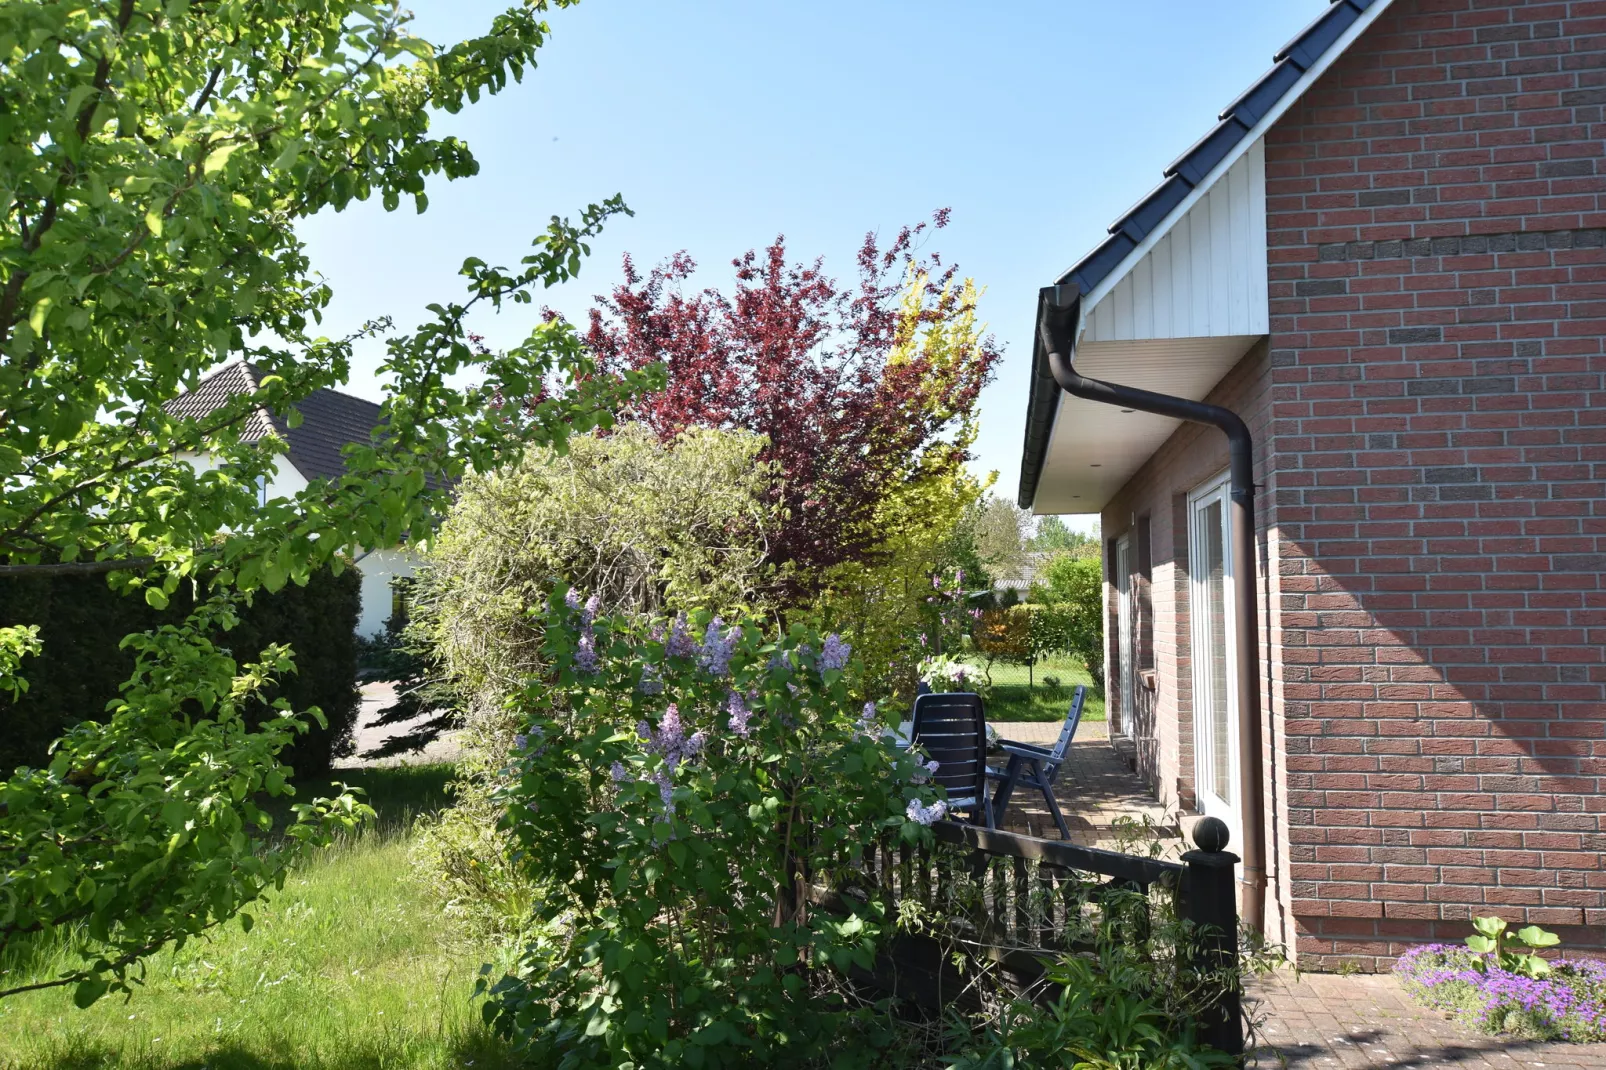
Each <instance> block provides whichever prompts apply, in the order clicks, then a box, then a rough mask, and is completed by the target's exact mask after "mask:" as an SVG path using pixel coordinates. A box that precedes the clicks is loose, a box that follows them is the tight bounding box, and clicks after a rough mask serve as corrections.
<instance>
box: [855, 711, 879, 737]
mask: <svg viewBox="0 0 1606 1070" xmlns="http://www.w3.org/2000/svg"><path fill="white" fill-rule="evenodd" d="M880 727H881V725H880V717H879V715H878V714H877V713H876V708H875V703H874V702H866V703H865V704H864V709H863V710H861V711H860V712H859V721H858V723H857V724H855V725H854V726H853V734H854V736H855V737H861V738H868V739H874V738H875V737H876V736H877V735H879V734H880V732H879V729H880Z"/></svg>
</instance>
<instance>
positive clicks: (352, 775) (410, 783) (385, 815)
mask: <svg viewBox="0 0 1606 1070" xmlns="http://www.w3.org/2000/svg"><path fill="white" fill-rule="evenodd" d="M456 776H457V771H456V769H455V768H454V767H452V766H450V765H444V764H442V765H388V766H369V767H367V768H363V769H336V770H334V771H333V772H332V773H325V774H322V775H319V776H309V777H296V778H294V779H293V780H292V781H291V782H292V783H293V784H294V785H295V789H296V793H295V795H294V796H293V797H289V798H286V797H284V796H280V797H278V798H272V799H269V798H263V799H262V800H261V803H260V805H261V806H262V807H263V809H265V810H267V811H268V812H269V813H270V814H272V815H273V825H274V828H275V829H283V828H284V826H285V825H286V824H288V820H289V818H290V815H291V807H292V806H294V805H295V804H296V803H298V802H311V801H312V800H313V799H317V798H321V797H328V796H333V795H336V794H338V793H339V791H340V785H341V784H348V785H350V786H351V787H354V788H361V789H362V791H363V793H364V798H365V799H366V801H367V803H368V805H369V806H372V807H373V808H374V812H375V813H376V814H377V815H378V820H377V821H376V822H375V827H376V829H377V831H379V832H380V833H381V834H382V835H391V834H394V833H400V832H406V831H407V829H408V828H410V827H411V826H412V823H413V821H414V819H415V818H419V817H429V816H433V815H434V814H437V813H439V812H440V811H442V810H444V809H446V808H447V807H448V806H450V805H451V804H452V795H451V791H450V790H449V788H448V785H450V784H451V782H452V780H453V779H454V778H455V777H456Z"/></svg>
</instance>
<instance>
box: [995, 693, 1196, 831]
mask: <svg viewBox="0 0 1606 1070" xmlns="http://www.w3.org/2000/svg"><path fill="white" fill-rule="evenodd" d="M991 724H992V726H993V727H994V728H996V729H997V730H998V734H999V735H1000V736H1002V737H1003V738H1005V739H1011V740H1015V741H1016V742H1019V743H1035V744H1038V745H1040V746H1051V745H1052V744H1053V743H1054V741H1055V740H1056V739H1057V738H1058V737H1059V733H1060V728H1061V724H1060V722H1058V721H1043V722H1036V721H993V722H991ZM1109 739H1110V736H1109V730H1108V725H1106V723H1105V722H1103V721H1084V722H1082V724H1081V725H1080V726H1079V727H1078V728H1077V731H1076V740H1075V742H1073V743H1072V744H1071V752H1070V758H1069V759H1068V760H1067V761H1066V763H1065V767H1064V768H1063V769H1062V770H1060V775H1059V780H1058V781H1057V782H1056V783H1055V785H1054V794H1055V795H1056V796H1057V797H1058V798H1059V801H1060V811H1061V812H1062V813H1063V814H1064V815H1065V823H1066V824H1067V825H1069V826H1070V830H1071V842H1072V843H1075V844H1079V845H1081V846H1083V847H1105V848H1109V849H1112V850H1113V849H1115V848H1116V847H1117V846H1118V845H1119V844H1120V841H1121V834H1120V832H1119V831H1118V830H1117V828H1116V820H1117V819H1118V818H1122V817H1126V818H1131V819H1133V820H1134V821H1137V822H1140V823H1141V822H1142V821H1143V819H1144V818H1145V817H1147V818H1148V819H1149V821H1150V823H1151V825H1152V827H1151V830H1150V835H1151V836H1152V837H1153V838H1155V839H1158V840H1160V841H1161V844H1162V847H1163V849H1164V854H1165V856H1166V857H1168V858H1169V857H1175V856H1176V855H1177V854H1179V853H1180V852H1181V851H1182V850H1183V848H1182V839H1181V832H1180V831H1179V830H1178V829H1177V828H1176V826H1175V825H1168V824H1167V822H1166V814H1165V808H1164V807H1162V806H1161V805H1160V804H1159V802H1158V801H1156V799H1155V798H1154V796H1153V795H1152V794H1150V793H1149V789H1148V787H1147V786H1146V785H1145V784H1144V783H1143V781H1142V779H1141V778H1139V777H1138V776H1137V774H1135V773H1133V772H1132V770H1131V769H1130V768H1129V767H1128V766H1127V764H1126V762H1125V761H1123V760H1122V758H1121V756H1120V755H1118V754H1117V753H1116V752H1115V749H1114V748H1112V747H1111V746H1110V743H1109ZM997 764H999V765H1002V764H1003V760H1000V761H999V762H998V763H997ZM1004 827H1005V828H1007V829H1009V830H1010V831H1011V832H1023V833H1026V834H1027V835H1030V836H1043V837H1046V838H1048V839H1051V840H1057V839H1059V830H1058V829H1056V828H1055V827H1054V818H1053V817H1052V816H1051V815H1050V814H1049V812H1048V807H1046V806H1044V805H1043V795H1042V793H1041V792H1038V791H1034V790H1033V789H1031V788H1026V787H1021V788H1017V789H1016V790H1015V793H1014V795H1013V796H1012V797H1011V799H1010V806H1009V813H1008V815H1007V816H1006V817H1005V819H1004ZM1128 849H1130V847H1129V848H1128Z"/></svg>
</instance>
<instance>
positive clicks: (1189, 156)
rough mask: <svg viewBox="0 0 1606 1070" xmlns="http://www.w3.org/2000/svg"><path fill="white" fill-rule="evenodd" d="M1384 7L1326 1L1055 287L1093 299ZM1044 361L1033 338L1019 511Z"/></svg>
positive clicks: (1048, 430) (1048, 415)
mask: <svg viewBox="0 0 1606 1070" xmlns="http://www.w3.org/2000/svg"><path fill="white" fill-rule="evenodd" d="M1384 3H1387V0H1330V2H1329V4H1328V7H1327V10H1326V11H1323V12H1322V13H1321V14H1320V15H1318V16H1317V17H1316V18H1315V19H1314V20H1313V21H1312V22H1311V23H1310V25H1308V26H1306V27H1305V28H1304V29H1303V30H1300V31H1299V33H1297V34H1295V35H1294V37H1293V39H1292V40H1290V41H1289V42H1288V43H1287V44H1286V45H1284V46H1283V47H1282V48H1281V49H1279V50H1278V51H1277V54H1276V56H1274V57H1273V66H1272V68H1271V69H1270V70H1269V71H1267V72H1266V73H1265V74H1263V75H1261V76H1260V78H1259V79H1258V80H1257V81H1256V82H1255V84H1254V85H1252V86H1250V87H1249V88H1248V89H1246V90H1244V92H1242V93H1240V94H1239V95H1238V97H1237V98H1236V99H1235V100H1234V101H1233V102H1232V103H1231V104H1228V105H1227V107H1226V108H1225V109H1224V110H1223V111H1222V112H1221V115H1220V121H1219V122H1218V123H1217V125H1216V126H1215V127H1214V128H1212V129H1211V130H1210V131H1209V132H1207V133H1206V134H1205V136H1204V137H1202V138H1200V139H1199V140H1198V141H1196V142H1195V143H1194V144H1193V145H1192V146H1191V147H1190V148H1189V149H1188V150H1187V151H1186V152H1184V153H1183V154H1182V155H1181V156H1179V157H1177V159H1176V160H1175V161H1173V162H1172V163H1171V165H1170V166H1169V167H1167V168H1166V169H1165V178H1164V180H1163V181H1162V182H1161V183H1160V184H1159V185H1158V186H1156V187H1155V188H1154V189H1153V190H1151V191H1150V192H1149V194H1148V195H1147V196H1145V197H1144V198H1143V199H1142V200H1141V201H1139V202H1138V203H1137V204H1135V205H1133V206H1132V208H1130V209H1129V210H1128V211H1127V212H1126V213H1124V214H1123V215H1122V216H1121V217H1120V218H1119V219H1117V220H1116V221H1115V222H1114V223H1113V224H1111V226H1110V236H1109V237H1108V238H1106V239H1105V240H1104V241H1103V242H1101V243H1100V244H1099V245H1098V247H1097V248H1095V249H1094V250H1093V251H1092V252H1090V253H1088V254H1087V255H1086V256H1084V257H1083V258H1082V259H1081V260H1079V261H1077V263H1076V264H1075V265H1073V266H1072V267H1071V268H1069V269H1068V270H1066V271H1065V272H1064V273H1063V274H1062V275H1060V276H1059V278H1058V279H1056V280H1055V281H1056V282H1059V283H1061V284H1065V283H1075V284H1076V287H1077V289H1078V290H1080V291H1081V293H1082V295H1083V296H1084V297H1085V296H1086V295H1088V294H1090V293H1092V292H1093V290H1095V289H1096V288H1097V287H1098V285H1099V284H1100V283H1101V282H1103V281H1104V280H1105V279H1106V278H1108V277H1109V275H1110V273H1111V272H1113V271H1115V269H1116V268H1117V267H1119V266H1120V265H1121V263H1122V262H1124V261H1125V260H1126V258H1127V256H1128V254H1130V253H1131V252H1132V251H1133V250H1135V249H1137V248H1138V246H1139V245H1141V244H1142V242H1143V240H1144V239H1145V238H1147V237H1148V236H1149V235H1150V234H1152V233H1153V232H1154V230H1155V229H1156V228H1158V227H1159V226H1160V224H1161V223H1162V222H1164V220H1165V219H1166V217H1167V216H1169V215H1170V214H1171V213H1172V212H1173V211H1175V210H1176V208H1177V207H1178V206H1179V205H1181V204H1182V203H1183V202H1184V201H1186V200H1187V198H1188V196H1189V194H1191V193H1192V192H1193V191H1194V190H1195V189H1197V188H1199V186H1200V184H1201V183H1203V182H1204V180H1205V179H1206V178H1207V177H1208V176H1209V175H1210V173H1211V172H1212V171H1214V170H1215V169H1216V167H1217V166H1218V165H1219V164H1220V163H1221V162H1222V161H1223V160H1225V159H1227V158H1228V157H1229V156H1231V155H1233V153H1234V152H1235V151H1236V150H1237V149H1238V147H1239V146H1240V145H1242V144H1243V142H1244V141H1245V139H1247V138H1248V137H1249V135H1250V134H1251V133H1252V132H1253V131H1254V128H1255V126H1256V125H1257V124H1259V123H1260V121H1261V120H1263V119H1264V118H1266V116H1267V115H1269V114H1271V113H1272V112H1273V111H1275V110H1276V109H1277V107H1278V106H1279V105H1280V104H1281V103H1282V102H1283V100H1284V98H1285V97H1287V96H1288V94H1289V93H1290V92H1291V91H1292V90H1293V88H1294V87H1295V86H1296V85H1297V84H1298V83H1299V80H1300V79H1301V78H1302V77H1303V76H1304V74H1305V72H1306V71H1308V70H1310V69H1311V68H1312V67H1314V66H1316V65H1317V64H1318V63H1319V62H1321V61H1322V60H1323V58H1324V57H1326V56H1327V54H1328V53H1329V52H1330V51H1331V50H1332V48H1333V46H1334V45H1335V44H1336V43H1337V42H1338V41H1339V40H1340V39H1341V38H1342V37H1343V36H1344V34H1345V33H1346V32H1347V31H1348V30H1349V29H1350V28H1351V27H1352V26H1354V25H1355V23H1356V22H1357V21H1359V20H1360V18H1361V16H1362V15H1363V14H1365V13H1366V11H1368V10H1369V9H1370V8H1372V7H1376V6H1380V5H1382V4H1384ZM1040 311H1041V308H1039V312H1040ZM1033 322H1034V323H1035V322H1036V321H1035V320H1034V321H1033ZM1045 360H1046V358H1045V356H1044V354H1043V352H1042V347H1041V345H1040V344H1039V343H1038V341H1037V339H1036V337H1035V332H1034V337H1033V342H1032V382H1031V396H1030V400H1029V401H1028V402H1027V409H1026V442H1025V445H1024V448H1023V450H1022V453H1021V471H1020V491H1019V494H1018V495H1017V501H1018V502H1019V504H1020V506H1021V508H1023V509H1030V508H1031V507H1032V501H1033V499H1035V498H1036V496H1037V481H1038V477H1039V476H1040V475H1041V474H1042V468H1043V461H1044V456H1045V454H1046V453H1047V451H1048V439H1049V436H1050V435H1051V434H1052V433H1053V429H1054V410H1055V407H1056V406H1057V404H1058V401H1059V397H1058V394H1059V391H1058V389H1057V388H1056V387H1055V385H1054V381H1053V377H1052V376H1050V375H1049V374H1048V369H1047V367H1046V365H1045ZM1045 380H1046V382H1045Z"/></svg>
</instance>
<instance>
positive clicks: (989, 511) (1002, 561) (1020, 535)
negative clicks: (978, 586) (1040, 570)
mask: <svg viewBox="0 0 1606 1070" xmlns="http://www.w3.org/2000/svg"><path fill="white" fill-rule="evenodd" d="M964 526H965V527H966V528H968V529H969V531H970V533H971V539H972V541H973V542H974V545H975V547H976V552H977V555H978V556H979V557H980V558H981V561H982V563H983V564H984V565H985V566H986V568H987V572H988V574H989V575H990V576H991V577H992V578H994V579H998V580H1013V579H1018V578H1019V577H1020V575H1021V574H1022V573H1023V572H1024V571H1025V570H1026V566H1027V564H1028V563H1029V561H1030V558H1029V557H1028V556H1027V555H1028V551H1029V549H1030V539H1031V530H1032V517H1031V514H1030V513H1028V512H1027V511H1026V510H1024V509H1022V508H1021V507H1020V506H1018V505H1016V504H1015V503H1014V502H1013V501H1011V500H1009V499H1008V498H1002V497H999V496H998V495H996V494H989V495H987V497H985V498H983V499H981V500H980V501H978V502H977V503H976V504H974V505H972V506H971V507H970V508H969V509H967V510H966V511H965V519H964Z"/></svg>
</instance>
